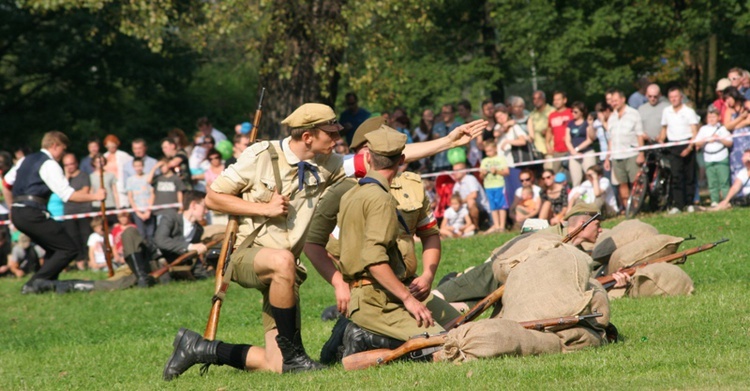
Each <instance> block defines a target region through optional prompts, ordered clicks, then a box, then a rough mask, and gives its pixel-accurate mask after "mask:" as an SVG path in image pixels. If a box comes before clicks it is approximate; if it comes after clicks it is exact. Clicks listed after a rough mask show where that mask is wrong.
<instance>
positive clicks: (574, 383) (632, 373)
mask: <svg viewBox="0 0 750 391" xmlns="http://www.w3.org/2000/svg"><path fill="white" fill-rule="evenodd" d="M643 220H644V221H646V222H648V223H650V224H653V225H654V226H656V227H657V228H658V229H659V231H660V232H662V233H668V234H671V235H675V236H688V235H689V234H693V235H694V236H696V237H697V240H695V241H689V242H686V243H684V244H683V247H682V248H688V247H693V246H697V245H699V244H702V243H706V242H711V241H714V240H716V239H719V238H720V237H727V238H729V239H731V241H730V242H729V243H725V244H722V245H721V246H720V247H718V248H716V249H714V250H711V251H709V252H705V253H702V254H698V255H695V256H693V257H691V258H690V259H689V261H688V263H687V264H686V265H684V266H683V268H684V270H686V271H687V273H688V274H689V275H690V276H691V277H692V278H693V280H694V282H695V288H696V293H695V294H694V295H693V296H690V297H672V298H647V299H637V300H634V299H620V300H617V301H615V302H613V303H612V321H613V323H614V324H616V325H617V327H618V328H619V330H620V332H621V334H622V335H624V337H625V342H624V343H619V344H615V345H610V346H606V347H604V348H601V349H595V350H586V351H583V352H578V353H573V354H567V355H549V356H540V357H523V358H518V357H509V358H500V359H491V360H482V361H475V362H471V363H466V364H463V365H454V364H448V363H440V364H419V363H396V364H394V365H389V366H386V367H382V368H373V369H370V370H366V371H359V372H345V371H344V370H343V368H341V367H340V366H337V367H333V368H331V369H328V370H326V371H321V372H317V373H305V374H291V375H283V376H282V375H276V374H270V373H245V372H242V371H238V370H235V369H232V368H228V367H212V368H211V370H210V371H209V372H208V374H207V375H206V376H203V377H201V376H199V373H198V367H197V366H196V367H194V368H191V369H190V370H189V371H188V372H187V373H185V374H184V375H183V376H182V377H180V378H179V379H177V380H175V381H172V382H170V383H166V382H164V381H162V379H161V373H162V368H163V365H164V363H165V362H166V360H167V358H168V357H169V355H170V353H171V350H172V346H171V343H172V339H173V337H174V334H175V332H176V331H177V329H178V328H179V327H182V326H185V327H188V328H191V329H194V330H197V331H198V332H200V333H202V331H203V328H204V327H205V323H206V318H207V315H208V311H209V308H210V297H211V295H212V294H213V292H212V290H213V282H212V281H202V282H198V283H173V284H170V285H167V286H158V287H154V288H152V289H148V290H141V289H130V290H127V291H121V292H111V293H91V294H83V293H78V294H69V295H56V294H47V295H39V296H22V295H20V293H19V291H20V288H21V284H22V283H23V281H16V280H12V279H3V280H1V281H0V301H1V302H2V303H3V304H2V313H0V328H1V329H2V331H0V390H23V389H56V390H77V389H86V390H110V389H124V390H152V389H179V390H192V389H196V390H236V389H279V390H289V389H326V390H358V389H377V390H379V389H407V388H419V389H449V388H450V389H455V388H465V389H471V390H477V389H478V390H483V389H615V390H620V389H621V390H625V389H628V390H632V389H639V390H640V389H656V390H663V389H691V390H695V389H699V390H707V389H711V390H713V389H730V390H731V389H748V388H750V375H749V374H748V369H749V368H750V331H749V330H750V304H749V303H750V301H749V300H748V298H749V297H750V284H749V283H748V281H749V279H748V270H750V266H749V265H748V259H749V257H748V245H747V242H746V240H748V239H747V237H746V235H748V233H750V210H748V209H745V210H733V211H728V212H719V213H711V214H709V213H700V214H690V215H687V214H682V215H678V216H669V217H666V216H662V215H655V216H648V217H645V218H643ZM616 222H618V221H617V220H613V221H607V222H605V223H604V226H605V227H611V226H613V225H614V224H615V223H616ZM510 237H511V235H492V236H484V237H475V238H469V239H462V240H450V241H446V242H444V245H443V249H444V253H443V261H442V264H441V267H440V270H439V273H438V275H439V276H442V275H443V274H445V273H447V272H448V271H451V270H460V269H463V268H465V267H467V266H470V265H474V264H477V263H479V262H482V261H483V260H484V259H485V258H486V257H487V256H488V255H489V253H490V251H491V250H492V249H493V248H495V247H497V246H499V245H500V244H501V243H503V242H505V241H506V240H508V239H509V238H510ZM305 263H306V264H307V265H308V269H309V272H310V273H309V278H308V280H307V282H306V283H305V284H304V285H303V286H302V289H301V292H302V315H303V335H304V339H305V342H306V346H307V350H308V352H309V353H310V355H311V356H313V357H314V358H317V357H318V354H319V352H320V348H321V347H322V345H323V343H324V342H325V340H326V339H327V338H328V336H329V334H330V329H331V327H332V323H330V322H326V323H324V322H322V321H321V320H320V318H319V316H320V313H321V311H322V310H323V309H324V308H325V307H326V306H328V305H330V304H332V303H333V290H332V288H330V287H329V286H328V285H327V284H326V283H325V281H323V279H322V278H321V277H319V276H318V275H317V274H316V273H315V271H314V270H313V269H312V266H309V262H308V261H307V260H305ZM90 277H93V278H101V277H100V276H94V275H93V274H90V273H69V274H65V275H63V278H64V279H67V278H90ZM260 301H261V297H260V294H259V293H258V292H256V291H252V290H247V289H242V288H241V287H239V286H238V285H232V286H231V288H230V289H229V291H228V296H227V301H226V303H225V304H224V307H223V310H222V317H221V322H220V325H219V331H218V336H219V339H222V340H225V341H227V342H235V343H251V344H257V343H262V325H261V323H260V316H259V312H260Z"/></svg>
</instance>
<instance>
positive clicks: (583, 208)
mask: <svg viewBox="0 0 750 391" xmlns="http://www.w3.org/2000/svg"><path fill="white" fill-rule="evenodd" d="M597 213H599V208H597V207H596V205H594V204H587V203H585V202H579V203H577V204H575V205H574V206H573V207H572V208H570V209H568V213H565V218H564V220H567V219H569V218H571V217H573V216H578V215H588V216H593V215H595V214H597Z"/></svg>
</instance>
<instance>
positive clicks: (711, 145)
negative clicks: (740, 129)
mask: <svg viewBox="0 0 750 391" xmlns="http://www.w3.org/2000/svg"><path fill="white" fill-rule="evenodd" d="M719 118H720V117H719V109H717V108H716V106H714V105H713V104H711V105H708V110H707V114H706V125H703V126H702V127H701V129H700V130H699V131H698V137H696V140H695V148H696V149H698V150H699V149H703V160H704V161H705V162H706V178H707V179H708V190H709V192H710V194H711V206H712V207H713V206H716V205H718V204H719V202H720V201H721V200H722V197H726V196H727V194H728V193H729V148H732V145H733V144H734V142H733V140H732V135H731V134H730V133H729V131H728V130H727V128H725V127H723V126H721V123H719Z"/></svg>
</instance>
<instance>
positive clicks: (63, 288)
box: [55, 280, 94, 294]
mask: <svg viewBox="0 0 750 391" xmlns="http://www.w3.org/2000/svg"><path fill="white" fill-rule="evenodd" d="M93 289H94V281H86V280H57V281H55V292H56V293H59V294H63V293H68V292H72V291H78V292H89V291H92V290H93Z"/></svg>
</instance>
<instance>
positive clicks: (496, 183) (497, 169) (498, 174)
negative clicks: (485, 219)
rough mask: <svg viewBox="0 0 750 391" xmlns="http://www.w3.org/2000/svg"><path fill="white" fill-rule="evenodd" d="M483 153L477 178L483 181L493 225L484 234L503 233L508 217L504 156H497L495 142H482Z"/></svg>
mask: <svg viewBox="0 0 750 391" xmlns="http://www.w3.org/2000/svg"><path fill="white" fill-rule="evenodd" d="M484 153H485V154H486V155H487V157H485V158H484V159H482V163H481V164H480V166H479V176H480V177H481V179H482V180H483V181H484V190H485V193H487V198H488V199H489V201H490V213H491V214H492V221H493V223H494V224H493V225H492V227H490V229H488V230H487V232H486V233H493V232H505V224H506V220H507V217H508V202H507V201H506V200H505V177H506V176H508V174H510V169H509V168H508V162H507V161H506V160H505V156H503V155H498V154H497V144H496V143H495V140H493V139H489V140H485V141H484Z"/></svg>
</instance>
